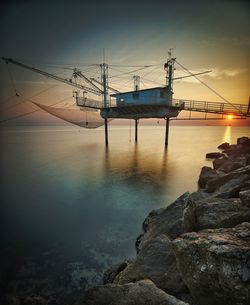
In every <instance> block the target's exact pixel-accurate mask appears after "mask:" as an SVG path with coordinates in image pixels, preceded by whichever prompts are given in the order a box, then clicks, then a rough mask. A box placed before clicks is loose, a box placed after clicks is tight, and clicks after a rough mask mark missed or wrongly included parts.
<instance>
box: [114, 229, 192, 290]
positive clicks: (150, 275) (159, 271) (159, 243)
mask: <svg viewBox="0 0 250 305" xmlns="http://www.w3.org/2000/svg"><path fill="white" fill-rule="evenodd" d="M143 279H150V280H151V281H153V282H154V284H155V285H156V286H157V287H158V288H161V289H162V290H164V291H166V292H167V293H170V294H174V295H178V294H180V293H183V292H188V290H187V287H186V286H185V285H184V283H183V281H182V279H181V276H180V273H179V271H178V269H177V266H176V259H175V256H174V253H173V249H172V242H171V241H170V240H169V238H168V237H167V236H166V235H160V236H158V237H156V238H154V239H151V240H149V241H148V242H147V243H146V244H144V246H143V248H142V249H141V251H140V252H139V254H138V255H137V257H136V259H135V260H134V261H133V262H132V263H131V264H129V265H128V266H127V267H126V268H125V269H124V270H123V271H122V272H120V273H119V275H118V276H117V277H116V278H115V280H114V283H115V284H125V283H129V282H136V281H138V280H143Z"/></svg>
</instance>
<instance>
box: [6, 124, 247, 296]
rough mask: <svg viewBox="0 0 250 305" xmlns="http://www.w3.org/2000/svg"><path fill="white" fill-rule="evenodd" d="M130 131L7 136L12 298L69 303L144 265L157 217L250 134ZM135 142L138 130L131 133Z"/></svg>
mask: <svg viewBox="0 0 250 305" xmlns="http://www.w3.org/2000/svg"><path fill="white" fill-rule="evenodd" d="M130 133H131V130H130V127H129V126H115V125H113V126H111V127H110V138H109V140H110V145H109V147H108V149H107V148H105V146H104V139H103V137H104V131H103V129H102V128H100V129H97V130H84V129H78V128H76V127H71V126H69V127H65V126H64V127H58V126H57V127H12V128H10V127H9V128H2V129H1V133H0V135H1V142H2V143H1V144H2V145H1V147H2V148H1V153H2V158H1V163H2V164H1V165H2V171H1V184H2V186H1V189H2V192H1V202H2V206H1V211H2V213H1V216H2V219H1V227H2V228H1V235H2V242H1V244H2V245H1V246H2V250H1V256H2V259H1V265H2V268H3V277H2V281H3V283H5V285H4V289H5V292H6V291H9V292H10V293H12V294H16V295H22V294H29V293H33V294H34V293H35V294H40V295H43V296H50V298H51V295H52V294H54V295H55V298H56V299H58V295H60V296H61V297H62V298H63V299H64V300H66V296H70V295H71V293H74V294H75V293H76V292H77V291H80V290H82V289H84V288H87V287H89V286H91V285H93V284H96V283H100V282H101V278H102V272H103V270H105V269H106V268H108V267H109V266H110V265H111V264H112V263H114V262H117V261H120V260H123V259H124V258H129V257H130V258H131V257H134V256H135V248H134V243H135V239H136V237H137V236H138V235H139V234H140V233H141V224H142V221H143V219H144V218H145V217H146V215H147V214H148V213H149V212H150V211H151V210H152V209H157V208H160V207H163V206H167V205H168V204H170V203H171V202H172V201H173V200H174V199H175V198H177V197H178V196H180V195H181V194H182V193H184V192H186V191H190V192H192V191H194V190H195V189H196V187H197V179H198V176H199V172H200V169H201V167H202V166H204V165H211V162H210V161H208V160H206V159H205V154H206V153H207V152H211V151H216V147H217V146H218V144H220V143H222V142H225V141H228V142H230V143H235V142H236V139H237V137H240V136H243V135H248V136H249V135H250V129H249V128H248V127H230V126H227V127H212V126H190V127H188V126H171V127H170V139H169V146H168V148H167V149H165V147H164V127H162V126H139V142H138V144H137V145H136V144H135V143H134V141H133V139H132V141H130ZM132 138H133V130H132Z"/></svg>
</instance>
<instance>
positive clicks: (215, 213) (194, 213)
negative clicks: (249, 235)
mask: <svg viewBox="0 0 250 305" xmlns="http://www.w3.org/2000/svg"><path fill="white" fill-rule="evenodd" d="M242 222H250V209H249V208H248V207H246V206H244V205H242V202H241V200H240V199H239V198H234V199H221V198H215V197H212V198H206V199H203V200H200V201H194V200H190V201H189V204H188V205H187V207H186V208H185V210H184V225H185V228H186V231H187V232H188V231H199V230H203V229H208V228H211V229H215V228H232V227H235V226H236V225H238V224H240V223H242Z"/></svg>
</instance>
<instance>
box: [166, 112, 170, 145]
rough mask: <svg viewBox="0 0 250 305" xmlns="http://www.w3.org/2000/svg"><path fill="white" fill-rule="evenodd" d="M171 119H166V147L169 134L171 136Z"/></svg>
mask: <svg viewBox="0 0 250 305" xmlns="http://www.w3.org/2000/svg"><path fill="white" fill-rule="evenodd" d="M169 121H170V120H169V117H167V118H166V133H165V146H168V134H169Z"/></svg>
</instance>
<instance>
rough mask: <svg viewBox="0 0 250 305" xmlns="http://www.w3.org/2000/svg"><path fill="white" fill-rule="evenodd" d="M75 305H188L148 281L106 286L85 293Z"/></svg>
mask: <svg viewBox="0 0 250 305" xmlns="http://www.w3.org/2000/svg"><path fill="white" fill-rule="evenodd" d="M76 305H188V303H184V302H182V301H181V300H178V299H176V298H175V297H173V296H171V295H169V294H167V293H165V292H164V291H162V290H161V289H159V288H157V287H156V286H155V285H154V283H152V282H151V281H150V280H143V281H139V282H136V283H129V284H125V285H116V284H107V285H103V286H97V287H94V288H92V289H90V290H89V291H87V293H86V295H85V297H84V299H83V300H81V301H78V302H77V304H76Z"/></svg>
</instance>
